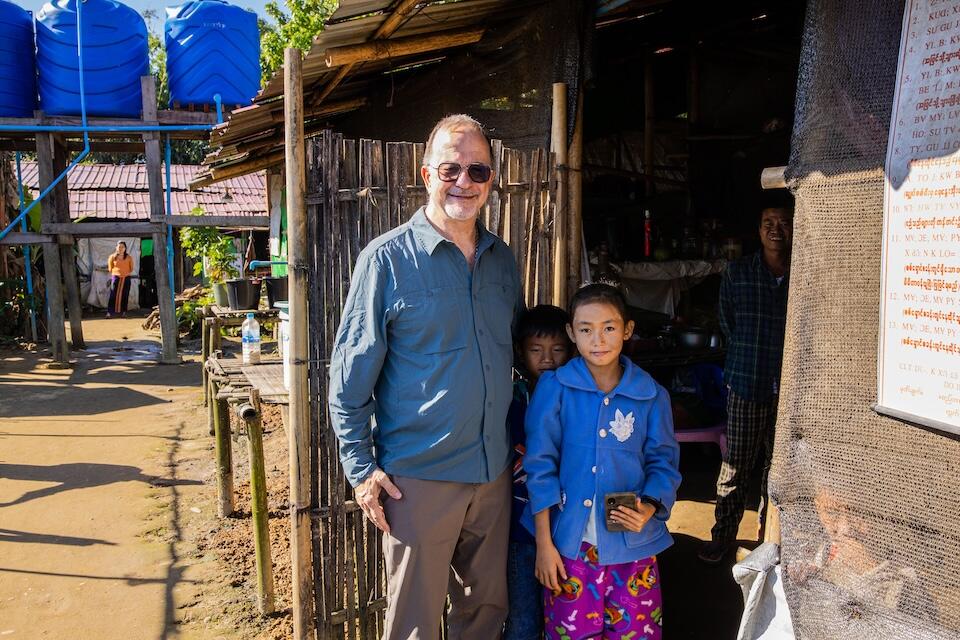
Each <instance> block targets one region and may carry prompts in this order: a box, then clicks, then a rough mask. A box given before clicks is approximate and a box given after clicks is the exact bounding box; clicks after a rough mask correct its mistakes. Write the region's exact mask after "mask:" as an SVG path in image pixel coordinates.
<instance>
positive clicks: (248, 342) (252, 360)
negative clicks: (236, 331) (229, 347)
mask: <svg viewBox="0 0 960 640" xmlns="http://www.w3.org/2000/svg"><path fill="white" fill-rule="evenodd" d="M240 335H241V339H242V341H243V364H260V323H259V322H257V319H256V318H254V317H253V314H252V313H248V314H247V319H246V320H244V321H243V326H242V327H240Z"/></svg>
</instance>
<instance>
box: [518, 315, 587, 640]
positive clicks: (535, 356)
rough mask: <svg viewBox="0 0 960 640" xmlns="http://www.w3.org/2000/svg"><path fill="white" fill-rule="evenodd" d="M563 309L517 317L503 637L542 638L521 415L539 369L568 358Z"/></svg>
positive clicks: (569, 348)
mask: <svg viewBox="0 0 960 640" xmlns="http://www.w3.org/2000/svg"><path fill="white" fill-rule="evenodd" d="M568 322H569V317H568V316H567V312H566V311H564V310H563V309H561V308H559V307H554V306H552V305H548V304H541V305H538V306H536V307H533V308H532V309H530V310H529V311H527V312H526V313H524V314H523V315H522V316H521V317H520V319H519V321H518V322H517V328H516V334H517V335H516V350H517V357H518V360H519V362H520V363H521V365H522V369H523V371H522V377H520V378H518V379H517V380H516V382H514V385H513V402H512V403H511V405H510V410H509V412H508V413H507V424H508V426H509V427H510V442H511V445H512V446H513V505H512V508H511V514H510V516H511V517H510V547H509V552H508V554H507V591H508V594H509V598H510V611H509V613H508V615H507V621H506V626H505V627H504V635H503V638H504V640H540V639H541V638H542V637H543V595H542V588H541V586H540V583H539V582H537V578H536V576H535V575H534V569H535V563H536V556H537V547H536V543H535V542H534V539H533V536H532V535H530V532H529V531H527V530H526V529H525V528H524V527H523V525H522V524H520V517H521V515H522V514H523V510H524V508H525V507H526V506H527V500H528V498H527V487H526V480H527V476H526V473H525V472H524V470H523V454H524V446H525V441H526V431H525V429H524V416H525V415H526V413H527V404H528V403H529V400H530V392H531V391H533V389H534V387H535V386H536V384H537V380H539V379H540V376H541V374H543V373H545V372H547V371H553V370H554V369H556V368H557V367H559V366H562V365H563V364H565V363H566V362H567V360H569V359H570V356H571V355H572V351H573V345H572V344H571V343H570V339H569V338H568V337H567V323H568Z"/></svg>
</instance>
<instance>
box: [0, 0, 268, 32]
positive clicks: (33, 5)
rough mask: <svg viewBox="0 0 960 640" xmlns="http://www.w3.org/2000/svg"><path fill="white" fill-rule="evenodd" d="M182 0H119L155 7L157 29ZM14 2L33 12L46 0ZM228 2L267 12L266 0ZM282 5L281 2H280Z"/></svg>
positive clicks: (38, 9) (159, 28) (135, 6)
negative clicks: (170, 8)
mask: <svg viewBox="0 0 960 640" xmlns="http://www.w3.org/2000/svg"><path fill="white" fill-rule="evenodd" d="M183 1H184V0H166V1H164V0H121V2H123V4H125V5H127V6H129V7H133V8H134V9H136V10H137V11H139V12H141V13H143V10H144V9H155V10H156V11H157V13H158V14H159V15H160V18H161V19H160V22H161V24H158V25H154V26H155V27H156V30H157V31H162V30H163V24H162V22H163V18H164V17H165V16H166V12H165V9H166V8H167V7H175V6H177V5H179V4H183ZM13 2H14V3H16V4H19V5H20V6H21V7H23V8H24V9H27V10H29V11H33V12H34V13H35V14H36V13H37V12H39V11H40V8H41V7H42V6H43V5H44V4H46V0H13ZM229 2H230V4H235V5H238V6H241V7H244V8H246V9H253V10H254V11H256V12H257V15H259V16H260V17H261V18H266V17H267V14H266V13H265V12H264V10H263V7H264V5H266V4H267V0H229ZM280 4H281V6H283V3H280Z"/></svg>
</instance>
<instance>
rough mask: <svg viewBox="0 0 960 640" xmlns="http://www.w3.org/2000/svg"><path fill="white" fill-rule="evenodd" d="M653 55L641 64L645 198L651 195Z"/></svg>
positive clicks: (650, 54) (653, 123) (649, 55)
mask: <svg viewBox="0 0 960 640" xmlns="http://www.w3.org/2000/svg"><path fill="white" fill-rule="evenodd" d="M654 111H655V109H654V103H653V54H652V53H647V55H646V57H645V58H644V64H643V173H644V175H646V193H645V195H646V196H647V198H649V197H650V196H652V195H653V188H654V181H653V159H654V153H653V128H654V125H655V122H654V117H655V113H654Z"/></svg>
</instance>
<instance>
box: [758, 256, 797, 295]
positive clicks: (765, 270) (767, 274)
mask: <svg viewBox="0 0 960 640" xmlns="http://www.w3.org/2000/svg"><path fill="white" fill-rule="evenodd" d="M753 268H754V269H755V270H756V271H757V273H759V274H760V275H761V277H764V278H766V279H767V280H768V281H769V282H770V283H772V284H773V286H775V287H776V286H779V285H781V284H783V283H784V282H786V281H788V280H789V279H790V271H789V270H788V271H787V272H786V273H785V274H783V276H782V277H780V279H779V282H778V281H777V276H775V275H773V272H772V271H770V267H768V266H767V263H766V262H764V260H763V251H762V250H760V251H757V252H756V253H755V254H753Z"/></svg>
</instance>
